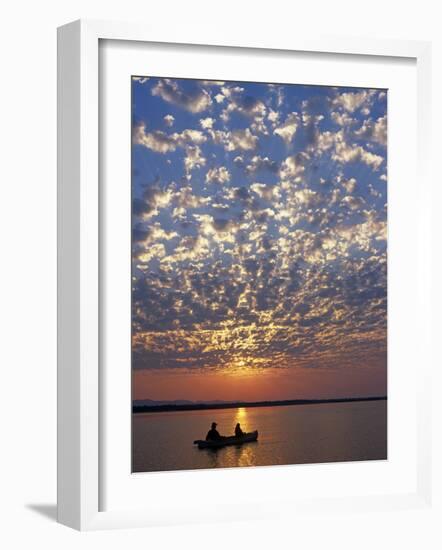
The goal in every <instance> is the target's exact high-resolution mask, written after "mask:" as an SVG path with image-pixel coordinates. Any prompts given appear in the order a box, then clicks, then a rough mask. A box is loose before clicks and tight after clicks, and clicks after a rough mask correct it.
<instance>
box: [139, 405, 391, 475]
mask: <svg viewBox="0 0 442 550" xmlns="http://www.w3.org/2000/svg"><path fill="white" fill-rule="evenodd" d="M213 421H215V422H217V424H218V427H217V429H218V431H219V432H220V433H221V434H222V435H230V434H232V433H233V430H234V427H235V424H236V423H237V422H240V423H241V427H242V429H243V430H244V431H252V430H255V429H257V430H258V431H259V437H258V441H257V442H254V443H246V444H244V445H242V446H232V447H225V448H222V449H218V450H216V451H213V450H208V449H204V450H199V449H198V448H197V447H196V445H193V441H194V440H195V439H204V438H205V435H206V433H207V431H208V430H209V429H210V424H211V423H212V422H213ZM132 429H133V472H156V471H167V470H194V469H198V468H231V467H235V466H269V465H281V464H306V463H320V462H344V461H349V460H382V459H386V458H387V401H357V402H352V403H323V404H314V405H290V406H284V407H255V408H236V409H215V410H204V411H179V412H158V413H138V414H134V415H133V426H132Z"/></svg>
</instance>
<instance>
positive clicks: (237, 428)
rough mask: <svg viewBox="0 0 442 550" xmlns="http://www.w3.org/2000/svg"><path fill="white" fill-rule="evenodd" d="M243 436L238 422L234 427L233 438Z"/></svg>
mask: <svg viewBox="0 0 442 550" xmlns="http://www.w3.org/2000/svg"><path fill="white" fill-rule="evenodd" d="M243 435H244V432H243V431H242V430H241V424H240V423H239V422H238V424H237V425H236V426H235V437H241V436H243Z"/></svg>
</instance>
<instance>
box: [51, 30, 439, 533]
mask: <svg viewBox="0 0 442 550" xmlns="http://www.w3.org/2000/svg"><path fill="white" fill-rule="evenodd" d="M429 52H430V46H429V44H427V43H418V42H399V41H383V40H363V39H355V38H349V39H344V38H335V39H333V38H328V39H317V40H312V39H305V38H302V37H299V36H298V37H296V38H290V39H288V38H287V39H286V38H283V37H281V39H280V41H278V42H277V41H275V42H274V43H271V44H268V43H266V42H265V40H264V39H263V38H262V37H260V36H258V35H257V36H255V37H253V36H252V35H249V34H248V33H247V38H244V37H242V38H241V37H237V36H224V37H221V36H215V35H213V37H212V38H211V39H210V40H209V41H208V40H207V39H206V37H204V36H203V35H201V36H200V37H198V36H194V37H192V39H190V38H189V36H186V33H185V32H184V31H182V32H181V33H179V32H178V33H174V34H173V36H167V33H165V34H163V33H162V32H159V31H158V30H154V29H153V28H145V27H143V26H137V25H127V24H120V23H103V22H90V21H86V22H85V21H81V22H74V23H71V24H69V25H66V26H64V27H61V28H60V29H59V60H58V70H59V79H58V109H59V139H58V144H59V155H58V156H59V172H58V180H59V246H58V253H59V361H58V363H59V371H58V372H59V384H58V394H59V410H58V416H59V423H58V426H59V429H58V442H59V443H58V464H59V472H58V509H59V521H60V522H61V523H64V524H66V525H69V526H71V527H75V528H77V529H99V528H112V527H130V526H149V525H158V524H169V523H170V524H173V523H180V522H181V523H182V522H197V521H214V520H217V521H218V520H220V521H228V520H233V519H241V518H257V517H276V516H284V515H286V516H287V517H290V516H292V515H293V514H294V513H300V514H301V513H315V512H317V511H326V510H327V509H330V508H332V509H333V510H335V511H336V509H341V510H343V511H346V510H351V509H355V508H357V509H361V510H371V509H376V510H379V509H392V508H395V507H404V506H425V505H427V503H428V502H429V499H430V486H431V472H430V465H429V461H430V453H429V449H430V433H429V432H428V428H427V427H426V421H425V419H427V418H428V415H429V410H430V409H429V407H430V404H429V402H428V399H427V397H426V395H427V393H428V387H429V384H430V382H429V370H430V367H431V348H430V346H428V345H426V342H428V337H429V336H428V334H429V330H428V322H429V321H428V318H429V316H428V315H427V313H428V308H429V304H430V300H429V286H428V285H427V284H426V281H427V278H428V274H429V258H428V255H427V254H426V241H427V239H428V227H429V226H428V224H427V217H426V210H425V205H426V204H427V201H428V198H429V197H430V193H431V187H430V179H429V176H428V173H429V172H428V171H429V157H428V153H427V151H428V145H429V131H428V121H429V118H430V101H429V97H428V94H429V92H428V88H429V87H428V82H429V77H430V75H429V59H430V57H429V56H430V53H429ZM404 128H406V131H404Z"/></svg>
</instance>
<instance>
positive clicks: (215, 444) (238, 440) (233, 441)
mask: <svg viewBox="0 0 442 550" xmlns="http://www.w3.org/2000/svg"><path fill="white" fill-rule="evenodd" d="M257 439H258V430H255V431H254V432H249V433H245V434H244V435H242V436H241V437H235V436H232V437H223V438H222V439H216V440H214V441H205V440H204V439H197V440H196V441H194V442H193V443H194V444H195V445H198V449H219V448H220V447H227V445H242V444H243V443H249V442H251V441H256V440H257Z"/></svg>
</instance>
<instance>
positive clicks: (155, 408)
mask: <svg viewBox="0 0 442 550" xmlns="http://www.w3.org/2000/svg"><path fill="white" fill-rule="evenodd" d="M386 399H387V397H386V396H380V397H379V396H378V397H344V398H337V399H286V400H280V401H252V402H247V401H237V402H235V403H189V404H185V405H173V404H168V405H133V407H132V411H133V412H134V413H144V412H167V411H201V410H207V409H237V408H239V407H282V406H286V405H317V404H320V403H351V402H353V401H385V400H386Z"/></svg>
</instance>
